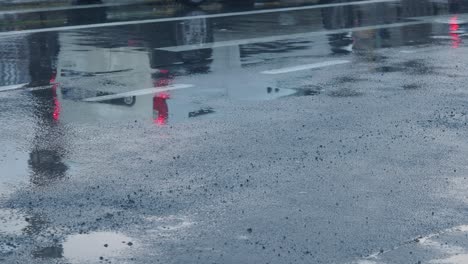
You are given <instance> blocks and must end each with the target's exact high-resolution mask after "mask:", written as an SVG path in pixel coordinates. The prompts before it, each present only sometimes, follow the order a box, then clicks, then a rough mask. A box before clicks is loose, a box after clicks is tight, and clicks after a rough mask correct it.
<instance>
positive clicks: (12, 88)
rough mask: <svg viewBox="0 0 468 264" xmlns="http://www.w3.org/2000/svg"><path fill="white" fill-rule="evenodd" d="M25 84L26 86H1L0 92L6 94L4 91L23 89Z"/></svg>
mask: <svg viewBox="0 0 468 264" xmlns="http://www.w3.org/2000/svg"><path fill="white" fill-rule="evenodd" d="M27 84H28V83H22V84H14V85H7V86H1V87H0V92H6V91H11V90H18V89H21V88H24V87H25V86H26V85H27Z"/></svg>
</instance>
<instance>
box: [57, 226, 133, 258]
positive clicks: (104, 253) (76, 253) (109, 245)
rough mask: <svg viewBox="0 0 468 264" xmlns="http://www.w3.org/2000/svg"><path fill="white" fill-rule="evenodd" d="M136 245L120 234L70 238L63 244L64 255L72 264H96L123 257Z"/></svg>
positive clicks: (102, 233) (94, 234)
mask: <svg viewBox="0 0 468 264" xmlns="http://www.w3.org/2000/svg"><path fill="white" fill-rule="evenodd" d="M134 244H135V241H133V240H132V239H131V238H129V237H127V236H125V235H123V234H118V233H112V232H97V233H91V234H83V235H82V234H78V235H72V236H69V237H68V238H67V239H66V241H65V242H64V243H63V255H64V257H65V258H67V259H68V260H70V261H71V262H72V263H96V262H99V261H102V260H106V259H108V258H112V257H118V256H121V255H122V254H123V253H125V251H127V250H129V249H130V248H132V247H133V246H134Z"/></svg>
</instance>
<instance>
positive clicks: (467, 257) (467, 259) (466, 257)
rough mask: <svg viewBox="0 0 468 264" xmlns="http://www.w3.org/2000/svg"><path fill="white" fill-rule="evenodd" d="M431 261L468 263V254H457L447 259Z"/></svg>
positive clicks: (441, 263) (440, 263)
mask: <svg viewBox="0 0 468 264" xmlns="http://www.w3.org/2000/svg"><path fill="white" fill-rule="evenodd" d="M430 263H437V264H466V263H468V254H460V255H455V256H452V257H450V258H447V259H438V260H433V261H431V262H430Z"/></svg>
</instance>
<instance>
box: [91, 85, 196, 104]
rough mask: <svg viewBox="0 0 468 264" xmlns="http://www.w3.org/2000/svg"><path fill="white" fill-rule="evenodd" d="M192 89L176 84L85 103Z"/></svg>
mask: <svg viewBox="0 0 468 264" xmlns="http://www.w3.org/2000/svg"><path fill="white" fill-rule="evenodd" d="M191 87H193V85H191V84H176V85H169V86H165V87H156V88H154V87H153V88H147V89H141V90H135V91H130V92H126V93H119V94H111V95H103V96H97V97H91V98H86V99H84V100H83V101H85V102H101V101H107V100H113V99H120V98H125V97H130V96H139V95H145V94H152V93H157V92H166V91H172V90H179V89H187V88H191Z"/></svg>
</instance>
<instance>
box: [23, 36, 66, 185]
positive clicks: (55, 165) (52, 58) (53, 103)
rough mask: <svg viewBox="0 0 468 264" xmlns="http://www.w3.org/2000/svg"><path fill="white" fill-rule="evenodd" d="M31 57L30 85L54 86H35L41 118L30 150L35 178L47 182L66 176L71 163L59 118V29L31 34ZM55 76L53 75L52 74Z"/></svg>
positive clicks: (37, 114)
mask: <svg viewBox="0 0 468 264" xmlns="http://www.w3.org/2000/svg"><path fill="white" fill-rule="evenodd" d="M28 40H29V50H30V54H31V57H30V61H29V72H30V78H31V82H30V84H29V85H30V86H32V87H37V86H48V85H51V84H52V87H51V88H48V89H39V90H33V91H32V92H31V97H32V100H33V102H34V107H33V109H32V111H33V113H34V114H35V118H36V120H37V129H36V131H35V137H34V141H33V147H32V149H31V152H30V153H29V161H28V163H29V167H30V169H31V172H32V173H31V182H32V183H33V184H36V185H46V184H48V183H49V182H50V181H53V180H56V179H61V178H63V177H65V173H66V171H67V170H68V167H67V166H66V165H65V164H64V162H63V161H62V159H63V156H64V154H65V149H64V146H63V145H64V142H63V130H62V127H61V125H60V123H58V122H57V121H58V120H59V119H60V111H61V106H60V102H59V101H58V98H57V89H58V84H57V83H55V77H56V73H55V64H56V59H57V54H58V52H59V46H58V36H57V33H52V32H51V33H40V34H32V35H30V36H29V37H28ZM51 76H52V77H51Z"/></svg>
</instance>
